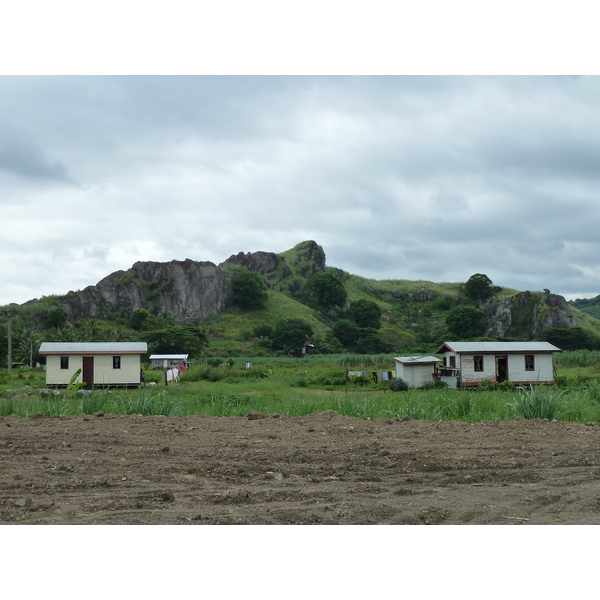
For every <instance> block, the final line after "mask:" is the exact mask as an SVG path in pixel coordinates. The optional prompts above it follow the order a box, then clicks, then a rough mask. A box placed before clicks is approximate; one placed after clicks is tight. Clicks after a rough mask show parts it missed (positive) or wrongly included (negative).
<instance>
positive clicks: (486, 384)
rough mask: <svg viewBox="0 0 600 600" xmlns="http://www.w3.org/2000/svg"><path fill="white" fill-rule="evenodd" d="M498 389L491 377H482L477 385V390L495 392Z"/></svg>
mask: <svg viewBox="0 0 600 600" xmlns="http://www.w3.org/2000/svg"><path fill="white" fill-rule="evenodd" d="M495 389H496V384H495V383H494V382H493V381H492V380H491V379H482V380H481V381H480V382H479V384H478V385H477V390H478V391H480V392H493V391H494V390H495Z"/></svg>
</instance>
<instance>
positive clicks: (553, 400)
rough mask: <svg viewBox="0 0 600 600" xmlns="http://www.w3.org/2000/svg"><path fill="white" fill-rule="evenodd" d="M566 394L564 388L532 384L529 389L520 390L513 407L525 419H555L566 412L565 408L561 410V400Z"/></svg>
mask: <svg viewBox="0 0 600 600" xmlns="http://www.w3.org/2000/svg"><path fill="white" fill-rule="evenodd" d="M564 395H565V391H564V390H558V389H555V388H551V387H546V386H543V385H538V386H535V387H533V386H530V388H529V389H528V390H525V389H523V390H519V393H518V395H517V397H516V398H515V400H514V402H513V403H512V407H513V408H514V411H515V414H516V415H517V416H519V417H523V418H524V419H548V420H549V421H554V420H557V419H559V418H560V417H561V416H562V415H563V413H564V410H561V400H562V398H563V396H564Z"/></svg>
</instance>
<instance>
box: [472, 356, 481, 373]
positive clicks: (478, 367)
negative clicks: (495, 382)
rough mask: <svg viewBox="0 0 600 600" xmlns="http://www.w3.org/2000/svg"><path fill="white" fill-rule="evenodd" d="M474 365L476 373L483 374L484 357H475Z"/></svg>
mask: <svg viewBox="0 0 600 600" xmlns="http://www.w3.org/2000/svg"><path fill="white" fill-rule="evenodd" d="M473 364H474V365H475V371H476V372H477V373H481V372H483V356H474V357H473Z"/></svg>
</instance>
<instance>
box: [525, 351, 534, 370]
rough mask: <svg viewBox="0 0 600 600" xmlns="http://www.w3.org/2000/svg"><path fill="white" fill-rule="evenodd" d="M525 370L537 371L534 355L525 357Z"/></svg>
mask: <svg viewBox="0 0 600 600" xmlns="http://www.w3.org/2000/svg"><path fill="white" fill-rule="evenodd" d="M525 370H526V371H535V356H534V355H533V354H526V355H525Z"/></svg>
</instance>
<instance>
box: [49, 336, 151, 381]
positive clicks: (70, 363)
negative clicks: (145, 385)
mask: <svg viewBox="0 0 600 600" xmlns="http://www.w3.org/2000/svg"><path fill="white" fill-rule="evenodd" d="M147 351H148V346H147V344H146V342H85V343H75V342H44V343H43V344H42V346H41V348H40V354H42V355H45V356H46V385H47V386H48V387H65V386H67V385H68V384H69V382H70V381H71V378H72V377H73V376H74V375H75V373H76V372H77V371H78V370H79V369H81V373H80V374H79V376H78V377H77V379H76V380H75V383H85V384H86V387H111V386H116V387H138V386H139V385H140V374H141V356H142V354H145V353H146V352H147Z"/></svg>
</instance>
